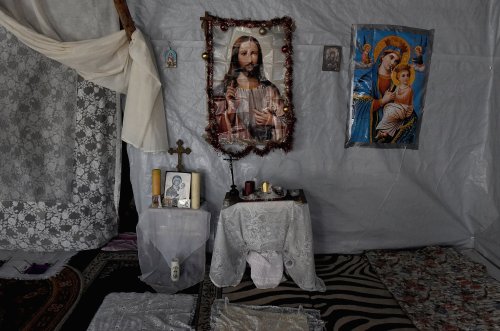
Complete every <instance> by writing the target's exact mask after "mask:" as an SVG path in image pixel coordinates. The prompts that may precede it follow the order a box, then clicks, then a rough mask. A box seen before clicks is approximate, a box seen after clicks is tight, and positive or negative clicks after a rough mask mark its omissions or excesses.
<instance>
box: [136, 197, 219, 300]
mask: <svg viewBox="0 0 500 331" xmlns="http://www.w3.org/2000/svg"><path fill="white" fill-rule="evenodd" d="M209 235H210V213H209V212H208V211H207V210H206V206H205V205H202V206H201V208H200V209H184V208H162V209H158V208H156V209H155V208H148V209H146V210H145V211H143V212H142V213H141V214H140V215H139V223H138V225H137V249H138V256H139V265H140V267H141V273H142V275H141V276H140V279H141V280H142V281H144V282H145V283H147V284H149V285H150V286H151V287H153V288H154V289H155V290H156V291H157V292H160V293H168V294H171V293H176V292H178V291H180V290H183V289H185V288H188V287H191V286H193V285H195V284H197V283H199V282H201V281H202V280H203V278H204V276H205V256H206V254H205V252H206V249H205V248H206V241H207V239H208V237H209ZM174 258H176V259H178V260H179V265H180V274H179V280H177V281H172V279H171V277H170V276H171V275H170V273H171V262H172V259H174Z"/></svg>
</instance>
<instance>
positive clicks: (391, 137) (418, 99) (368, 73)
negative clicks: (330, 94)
mask: <svg viewBox="0 0 500 331" xmlns="http://www.w3.org/2000/svg"><path fill="white" fill-rule="evenodd" d="M433 32H434V30H422V29H416V28H408V27H402V26H394V25H354V26H353V30H352V45H351V47H352V50H351V57H352V58H351V63H352V66H351V70H352V71H351V73H352V85H351V102H350V116H349V123H348V124H349V125H348V135H347V142H346V147H349V146H354V145H369V146H377V147H408V148H418V134H419V126H420V123H421V120H422V114H423V112H424V99H425V89H426V84H427V77H428V75H429V67H430V60H431V53H432V39H433Z"/></svg>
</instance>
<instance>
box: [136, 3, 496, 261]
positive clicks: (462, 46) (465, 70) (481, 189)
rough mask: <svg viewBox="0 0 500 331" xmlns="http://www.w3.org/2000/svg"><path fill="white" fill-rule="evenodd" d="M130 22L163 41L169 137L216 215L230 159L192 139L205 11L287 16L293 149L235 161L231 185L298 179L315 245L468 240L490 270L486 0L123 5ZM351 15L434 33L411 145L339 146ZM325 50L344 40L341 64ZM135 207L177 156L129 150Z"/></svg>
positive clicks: (491, 62)
mask: <svg viewBox="0 0 500 331" xmlns="http://www.w3.org/2000/svg"><path fill="white" fill-rule="evenodd" d="M127 2H128V4H129V7H130V11H131V14H132V16H133V17H134V20H135V23H136V25H137V26H139V27H140V28H141V29H142V31H144V33H145V34H146V35H148V36H149V37H150V38H151V42H152V46H153V48H154V50H155V52H156V55H157V57H158V61H161V52H162V50H163V49H164V48H165V47H168V46H169V45H170V46H172V48H174V49H175V50H176V51H177V53H178V67H177V68H176V69H165V68H163V66H162V63H161V62H159V63H158V66H159V71H160V76H161V77H162V80H163V83H164V98H165V107H166V113H167V121H168V132H169V141H170V142H171V143H170V144H171V145H172V146H173V144H174V142H175V141H176V140H177V139H183V140H184V142H185V145H187V146H189V147H191V149H192V150H193V152H192V153H191V155H189V156H187V157H185V161H184V163H185V165H186V167H187V169H189V170H191V171H199V172H202V173H203V175H204V182H203V183H204V185H205V187H204V190H203V195H204V197H205V198H206V200H207V202H208V207H209V209H210V210H211V211H212V213H213V215H214V216H215V217H213V219H216V218H217V217H216V216H217V215H218V212H219V208H220V205H221V203H222V200H223V198H224V193H225V192H226V191H227V190H228V189H229V186H230V184H231V183H230V176H229V170H228V165H227V162H226V161H223V160H222V159H223V157H222V156H221V155H218V154H217V153H216V152H215V151H214V150H213V149H212V148H211V147H210V146H209V145H208V144H207V143H206V142H205V141H204V139H203V138H202V135H203V134H204V128H205V126H206V124H207V122H206V121H207V112H206V111H207V110H206V94H205V88H206V81H205V72H206V71H205V62H204V61H203V60H202V59H201V53H202V52H203V51H204V35H203V31H202V29H201V26H200V23H201V22H200V17H201V16H204V13H205V11H209V12H210V13H211V14H212V15H216V16H220V17H227V18H230V17H232V18H240V19H244V18H252V19H259V20H260V19H270V18H274V17H281V16H285V15H287V16H290V17H292V18H293V20H294V21H295V24H296V31H295V33H294V40H293V46H294V54H293V58H294V90H293V95H294V100H293V101H294V104H295V112H296V117H297V123H296V132H295V144H294V146H293V150H292V151H291V152H289V153H288V154H285V153H283V152H281V151H277V152H272V153H271V154H269V155H267V156H265V157H259V156H255V155H251V156H248V157H246V158H245V159H243V160H240V161H238V162H236V163H235V181H236V182H237V184H238V185H239V186H240V187H241V185H242V184H243V183H244V181H245V180H249V179H253V178H257V180H258V181H259V182H260V181H262V180H264V179H267V180H270V181H271V182H272V183H274V184H279V185H282V186H283V187H285V188H303V189H304V190H305V192H306V194H307V198H308V201H309V204H310V210H311V218H312V223H313V231H314V239H315V243H314V245H315V250H316V252H318V253H326V252H339V253H340V252H342V253H352V252H359V251H361V250H364V249H374V248H400V247H414V246H422V245H431V244H449V245H457V246H466V247H474V246H477V248H478V249H479V250H480V251H481V252H482V253H483V254H486V256H488V257H489V258H490V259H492V260H495V259H496V261H499V263H498V264H499V265H500V256H499V255H498V254H499V253H497V252H500V243H499V241H498V239H496V238H498V237H499V235H500V217H499V213H498V207H499V199H498V193H497V192H498V188H499V185H500V181H499V176H498V175H497V174H498V171H496V170H498V169H497V168H498V164H495V161H497V160H498V159H499V155H500V154H499V153H500V148H499V147H500V142H499V141H498V139H497V137H496V133H497V132H498V129H499V118H500V115H499V112H498V109H497V108H498V105H499V98H500V97H499V96H498V93H496V92H497V91H498V88H495V86H498V83H500V78H499V74H498V73H496V74H495V71H494V68H495V67H496V68H498V67H499V54H500V52H499V50H500V46H499V45H500V44H499V42H498V39H499V36H500V34H499V25H500V20H499V14H500V2H498V1H495V0H490V1H488V0H480V1H468V0H453V1H451V0H440V1H437V2H436V1H433V0H425V1H409V0H404V1H396V0H380V1H371V0H316V1H287V0H273V1H269V0H232V1H223V0H211V1H193V0H163V1H159V0H128V1H127ZM352 24H391V25H404V26H409V27H416V28H422V29H435V34H434V46H433V55H432V63H431V69H430V77H429V81H428V86H427V94H426V102H425V108H424V111H425V116H424V117H423V125H422V127H421V131H420V140H419V141H420V146H419V149H418V150H404V149H389V150H387V149H373V148H360V147H352V148H348V149H345V148H344V142H345V132H346V120H347V115H348V104H349V84H350V80H349V70H348V68H349V63H348V62H349V53H350V40H351V25H352ZM324 45H340V46H342V48H343V53H342V67H341V71H340V72H339V73H335V72H327V71H321V65H322V63H321V61H322V52H323V46H324ZM129 153H130V155H129V157H130V160H131V165H132V167H133V172H132V181H133V185H134V190H135V194H136V199H137V200H138V206H139V209H144V208H146V207H147V206H148V205H149V203H150V201H151V198H150V195H151V193H150V191H151V189H150V187H151V186H150V185H151V184H150V183H151V169H152V168H157V167H158V168H162V169H164V170H167V169H168V170H175V165H176V161H177V157H176V156H175V155H174V156H170V155H168V154H166V155H161V154H142V153H140V152H138V151H137V150H134V149H133V148H129Z"/></svg>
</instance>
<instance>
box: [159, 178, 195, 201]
mask: <svg viewBox="0 0 500 331" xmlns="http://www.w3.org/2000/svg"><path fill="white" fill-rule="evenodd" d="M190 191H191V173H190V172H176V171H167V172H166V173H165V191H164V194H163V204H164V205H165V206H167V207H179V206H180V204H181V205H184V204H186V201H189V198H190V193H191V192H190Z"/></svg>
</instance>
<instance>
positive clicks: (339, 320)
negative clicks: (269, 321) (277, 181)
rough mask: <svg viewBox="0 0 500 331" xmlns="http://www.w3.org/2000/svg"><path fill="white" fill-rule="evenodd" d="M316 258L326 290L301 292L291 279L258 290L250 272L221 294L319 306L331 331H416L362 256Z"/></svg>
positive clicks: (232, 299) (243, 299)
mask: <svg viewBox="0 0 500 331" xmlns="http://www.w3.org/2000/svg"><path fill="white" fill-rule="evenodd" d="M315 262H316V273H317V275H318V276H319V277H320V278H321V279H323V280H324V281H325V285H326V288H327V290H326V292H323V293H321V292H307V291H303V290H301V289H300V288H299V287H298V286H296V285H295V283H293V281H291V280H288V281H286V282H284V283H281V284H280V286H279V287H277V288H274V289H262V290H261V289H257V288H255V286H254V285H253V282H252V280H251V279H250V276H249V275H250V273H249V270H247V271H246V272H245V275H244V277H243V280H242V282H241V283H240V284H239V285H238V286H236V287H231V288H224V289H223V290H222V296H223V297H228V298H229V301H230V302H233V303H244V304H248V305H275V306H282V307H295V308H297V307H299V305H302V307H304V308H312V309H317V310H320V311H321V318H322V319H323V321H325V322H326V329H327V330H346V331H347V330H349V331H355V330H416V328H415V327H414V325H413V323H412V322H411V321H410V320H409V319H408V317H407V316H406V314H405V313H404V312H403V311H402V310H401V308H400V306H399V304H398V303H397V302H396V301H395V300H394V298H393V297H392V295H391V294H390V293H389V291H388V290H387V289H386V287H385V286H384V284H383V283H381V281H380V280H379V278H378V276H377V275H376V273H375V272H374V271H373V269H372V268H371V266H370V264H369V263H368V261H367V259H366V258H365V257H364V256H363V255H317V256H316V259H315Z"/></svg>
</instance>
